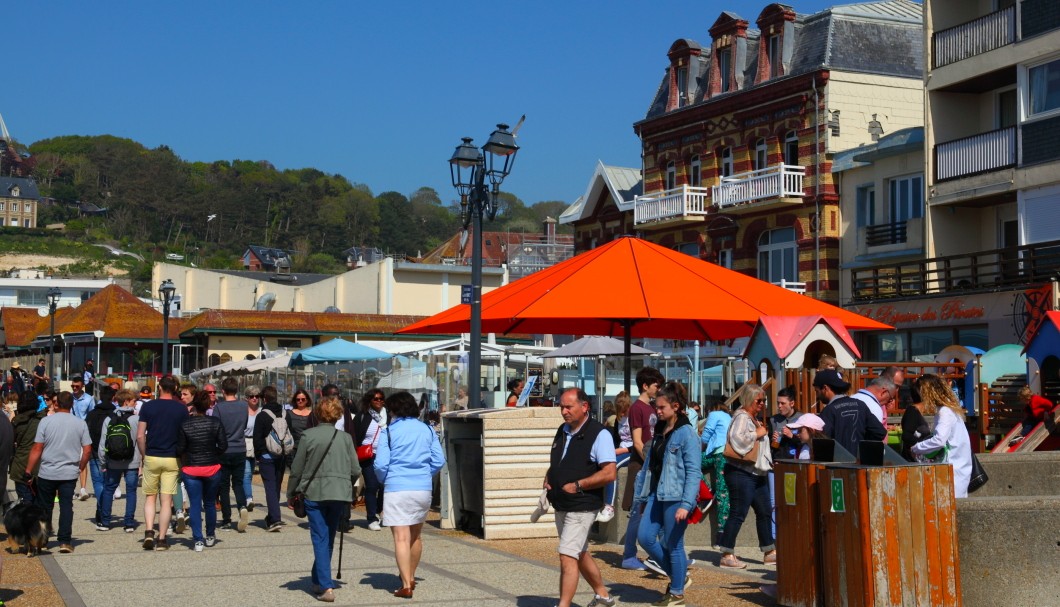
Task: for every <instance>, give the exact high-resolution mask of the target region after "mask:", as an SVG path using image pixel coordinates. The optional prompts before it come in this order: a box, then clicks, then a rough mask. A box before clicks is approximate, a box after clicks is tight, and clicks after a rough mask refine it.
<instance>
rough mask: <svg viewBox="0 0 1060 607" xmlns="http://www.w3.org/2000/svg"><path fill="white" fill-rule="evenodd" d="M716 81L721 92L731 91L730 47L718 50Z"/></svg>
mask: <svg viewBox="0 0 1060 607" xmlns="http://www.w3.org/2000/svg"><path fill="white" fill-rule="evenodd" d="M718 77H719V78H720V79H719V80H718V82H719V84H720V85H721V92H722V93H728V92H729V91H731V90H732V47H729V46H726V47H725V48H721V49H718Z"/></svg>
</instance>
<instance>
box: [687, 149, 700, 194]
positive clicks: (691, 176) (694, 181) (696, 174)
mask: <svg viewBox="0 0 1060 607" xmlns="http://www.w3.org/2000/svg"><path fill="white" fill-rule="evenodd" d="M688 183H689V185H691V186H692V187H694V188H698V187H701V186H702V185H703V160H702V159H701V158H700V157H699V154H696V155H695V156H693V157H692V160H691V161H689V163H688Z"/></svg>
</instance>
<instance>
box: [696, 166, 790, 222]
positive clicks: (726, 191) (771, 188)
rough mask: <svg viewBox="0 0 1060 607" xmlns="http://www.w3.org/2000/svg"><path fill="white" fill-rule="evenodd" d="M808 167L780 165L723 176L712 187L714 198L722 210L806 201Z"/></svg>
mask: <svg viewBox="0 0 1060 607" xmlns="http://www.w3.org/2000/svg"><path fill="white" fill-rule="evenodd" d="M805 176H806V168H805V167H801V166H795V165H790V164H777V165H774V166H771V167H766V168H764V169H759V170H757V171H749V172H747V173H740V174H738V175H732V176H729V177H722V178H721V183H719V184H718V185H716V186H714V187H712V188H711V198H712V199H713V200H714V206H716V207H717V208H718V210H719V211H724V212H726V213H751V212H757V211H764V210H768V209H772V208H776V207H783V206H789V205H798V204H802V199H803V197H804V196H805V194H804V193H803V191H802V182H803V179H804V178H805Z"/></svg>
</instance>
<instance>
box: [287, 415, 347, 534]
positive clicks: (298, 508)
mask: <svg viewBox="0 0 1060 607" xmlns="http://www.w3.org/2000/svg"><path fill="white" fill-rule="evenodd" d="M338 434H339V431H338V430H335V433H334V434H332V435H331V440H330V441H328V446H327V448H326V449H324V455H322V456H320V461H318V462H317V466H316V468H313V474H310V475H309V479H308V480H306V481H305V482H304V483H301V484H300V487H301V488H300V489H298V490H297V491H295V492H294V493H292V494H291V499H290V504H291V509H292V510H294V515H295V516H297V517H298V518H305V516H306V513H305V490H306V489H308V488H309V483H312V482H313V479H314V478H316V475H317V471H318V470H320V465H321V464H323V463H324V460H325V459H326V458H327V456H328V451H331V443H334V442H335V437H336V436H338Z"/></svg>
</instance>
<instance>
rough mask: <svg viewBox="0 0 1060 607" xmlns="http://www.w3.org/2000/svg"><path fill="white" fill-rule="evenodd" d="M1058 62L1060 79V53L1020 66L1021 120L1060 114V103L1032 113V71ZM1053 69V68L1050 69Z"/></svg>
mask: <svg viewBox="0 0 1060 607" xmlns="http://www.w3.org/2000/svg"><path fill="white" fill-rule="evenodd" d="M1051 64H1056V66H1055V69H1056V78H1057V79H1058V80H1060V55H1053V56H1052V57H1049V58H1047V59H1044V60H1042V61H1037V62H1035V63H1030V64H1027V65H1024V66H1020V69H1019V71H1018V72H1017V74H1018V76H1017V85H1018V86H1019V88H1020V118H1021V122H1031V121H1035V120H1043V119H1046V118H1053V117H1055V116H1060V103H1058V105H1057V106H1056V107H1054V108H1051V109H1048V110H1043V111H1040V112H1037V113H1031V71H1032V70H1034V69H1036V68H1039V67H1042V66H1045V65H1051ZM1050 71H1052V70H1050Z"/></svg>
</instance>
